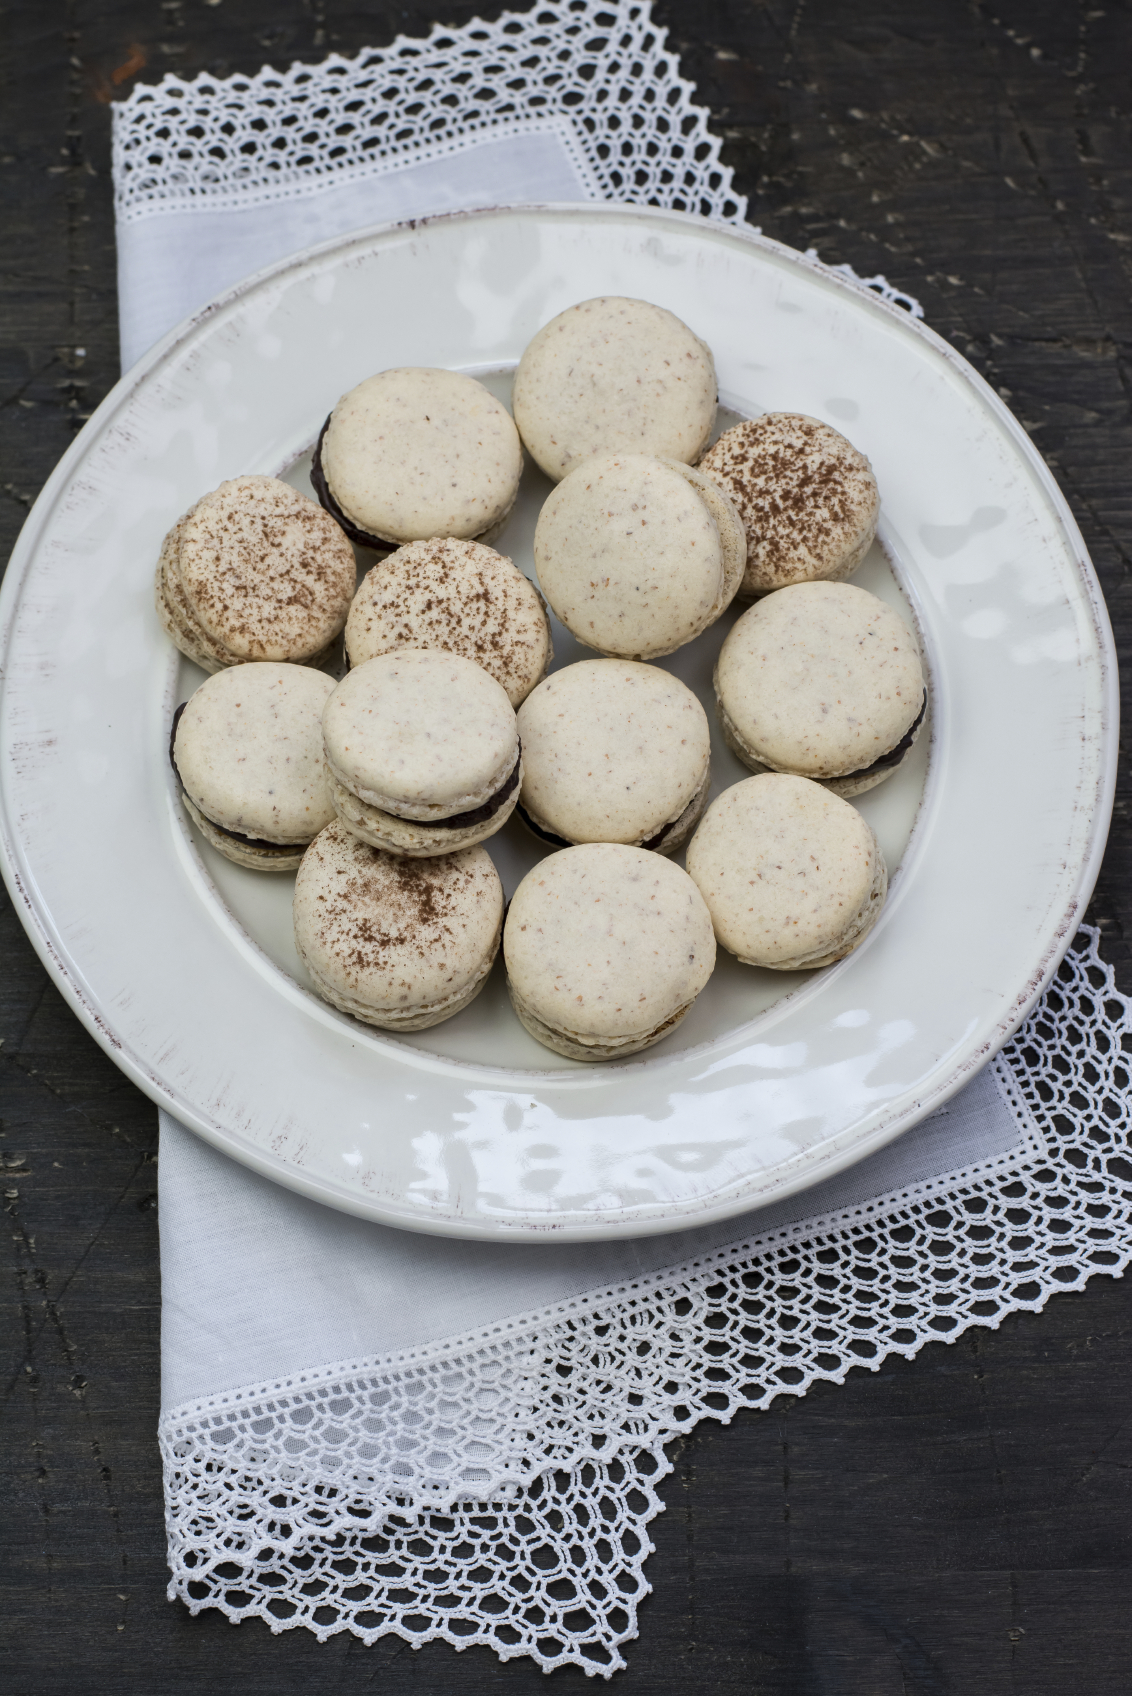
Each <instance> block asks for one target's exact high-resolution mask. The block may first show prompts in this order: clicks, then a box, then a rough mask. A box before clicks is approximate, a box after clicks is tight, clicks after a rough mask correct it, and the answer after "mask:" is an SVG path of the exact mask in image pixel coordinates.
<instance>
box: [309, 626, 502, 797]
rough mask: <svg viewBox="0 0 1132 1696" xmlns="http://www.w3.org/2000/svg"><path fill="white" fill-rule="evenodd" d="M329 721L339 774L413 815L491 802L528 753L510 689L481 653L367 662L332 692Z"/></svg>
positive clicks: (333, 764)
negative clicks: (479, 660) (483, 663)
mask: <svg viewBox="0 0 1132 1696" xmlns="http://www.w3.org/2000/svg"><path fill="white" fill-rule="evenodd" d="M322 728H323V736H324V740H325V746H326V759H327V763H328V765H329V766H330V769H331V772H332V773H333V775H334V776H335V777H336V778H337V779H338V781H339V783H341V784H342V785H343V787H344V788H346V789H349V790H350V791H352V793H353V794H355V795H357V796H358V797H359V799H360V800H362V801H366V802H368V803H369V805H370V806H371V807H378V808H380V809H381V811H382V812H393V813H397V814H399V815H400V816H401V817H403V818H408V819H413V818H417V819H422V818H423V819H433V818H443V817H445V816H446V815H447V814H452V813H461V812H469V811H471V810H472V809H473V808H474V807H479V806H482V805H483V804H484V803H485V802H486V801H488V800H490V798H491V796H492V795H494V794H495V791H496V790H497V789H498V788H499V786H500V784H501V783H503V781H504V779H505V778H506V777H507V776H508V774H509V773H510V771H511V770H512V768H513V766H514V764H515V759H516V756H517V754H518V732H517V730H516V726H515V711H514V708H513V707H512V705H511V703H510V701H509V700H508V699H507V693H506V690H504V689H503V688H502V687H501V686H500V685H499V684H498V683H497V682H496V681H495V679H494V678H493V677H489V676H488V674H487V672H486V671H484V670H483V669H482V668H481V667H480V666H478V665H476V664H475V662H474V661H473V660H469V659H465V658H464V657H463V656H462V655H460V654H446V653H443V652H440V651H437V650H431V649H419V648H400V649H397V650H396V651H395V652H394V653H388V654H379V655H378V656H377V657H376V658H375V659H372V660H366V661H365V663H364V664H363V665H360V666H357V667H356V668H355V669H354V670H353V671H351V672H349V673H348V674H347V676H345V677H344V678H343V679H342V681H341V683H339V684H338V686H337V688H336V689H335V690H334V693H333V694H332V695H331V696H330V698H329V700H328V701H327V703H326V708H325V710H324V712H323V717H322Z"/></svg>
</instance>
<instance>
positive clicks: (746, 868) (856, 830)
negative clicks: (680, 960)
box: [687, 772, 888, 971]
mask: <svg viewBox="0 0 1132 1696" xmlns="http://www.w3.org/2000/svg"><path fill="white" fill-rule="evenodd" d="M687 867H688V875H689V876H690V877H691V878H692V879H693V881H694V882H695V884H696V885H697V887H698V889H699V891H700V893H701V895H702V896H703V898H704V900H705V901H706V903H707V905H708V909H709V911H710V913H711V918H712V924H713V925H714V927H715V934H716V936H717V937H718V939H719V941H720V942H721V943H722V945H723V947H724V948H726V949H727V950H728V951H729V952H730V953H732V954H735V955H737V956H738V958H739V959H740V960H741V961H742V962H743V963H744V964H745V965H750V966H764V967H769V968H770V969H771V970H774V971H798V970H803V969H810V968H814V967H818V966H826V965H830V964H832V962H833V961H834V960H839V959H841V958H842V957H843V956H844V955H845V954H848V953H850V952H851V951H852V949H854V948H855V947H857V945H858V944H859V943H860V942H861V941H862V940H863V939H864V937H865V936H866V935H867V933H868V931H869V930H871V929H872V926H873V925H874V924H875V923H876V920H877V918H878V917H879V915H880V911H881V907H882V906H883V904H884V897H885V893H886V891H887V888H888V874H887V871H886V869H885V864H884V857H883V855H882V854H881V852H880V848H879V846H878V844H877V840H876V837H875V836H874V834H873V832H872V830H871V829H870V828H869V826H868V824H866V822H865V820H864V819H863V818H862V817H861V815H860V813H858V812H857V810H856V809H855V808H854V807H851V806H850V805H849V803H848V802H847V801H843V800H841V799H840V797H838V796H836V795H831V794H830V793H829V791H828V790H826V789H823V788H822V787H821V786H820V785H819V784H816V783H811V782H810V781H809V780H808V779H806V778H801V777H789V776H785V775H782V774H780V773H775V772H770V773H766V774H765V775H763V776H761V777H748V778H746V779H744V780H743V782H741V783H736V784H734V785H733V786H732V788H730V789H726V790H724V792H723V794H722V795H720V796H718V797H717V798H716V800H715V801H713V802H712V804H711V806H710V807H709V808H708V810H707V813H706V815H705V817H704V819H703V822H702V823H701V824H700V827H699V829H698V830H697V831H696V834H695V836H694V837H693V838H692V841H691V843H690V845H689V847H688V853H687Z"/></svg>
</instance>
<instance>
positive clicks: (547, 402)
mask: <svg viewBox="0 0 1132 1696" xmlns="http://www.w3.org/2000/svg"><path fill="white" fill-rule="evenodd" d="M715 404H716V380H715V363H714V361H713V359H712V356H711V349H710V348H709V347H708V346H707V345H706V343H704V342H702V341H701V340H700V338H699V337H698V336H697V335H695V334H694V333H693V331H691V330H690V329H689V328H688V326H687V324H685V323H682V322H681V320H680V319H679V318H677V317H676V315H675V313H672V312H668V311H666V310H665V308H664V307H663V306H653V305H651V304H650V303H649V302H648V301H647V300H627V299H625V298H623V297H621V296H617V295H603V296H601V297H599V298H598V299H596V300H583V301H581V302H580V303H579V304H578V305H577V306H571V307H568V308H567V310H566V311H565V312H560V313H559V314H558V317H557V318H552V319H551V321H550V323H549V324H545V325H544V326H543V328H542V329H541V330H540V331H539V332H538V334H537V335H536V336H534V337H533V338H532V340H531V341H530V342H529V344H528V345H527V347H526V349H525V351H524V353H523V357H522V359H520V361H519V367H518V370H517V371H516V372H515V383H514V388H513V390H512V394H511V405H512V407H513V409H514V413H515V422H516V424H517V425H518V426H519V432H520V434H521V435H522V438H523V441H524V443H525V444H526V447H527V450H528V452H529V453H530V455H531V457H532V459H534V460H535V461H536V462H537V463H538V464H539V465H540V466H541V467H542V469H543V470H544V471H545V472H546V474H547V476H548V477H552V478H553V479H554V481H555V482H558V480H559V479H560V478H562V477H565V476H567V475H568V474H569V473H570V472H571V471H573V470H574V468H575V466H577V465H579V464H580V463H581V462H582V460H584V459H589V458H590V457H591V456H592V455H594V454H614V453H616V454H622V453H644V454H653V455H656V456H657V457H658V458H660V459H677V460H682V461H683V462H684V463H685V464H691V463H692V462H694V461H695V460H697V459H698V458H699V456H700V454H701V453H702V452H703V449H704V447H705V446H706V444H707V442H708V439H709V437H710V436H711V430H712V424H713V423H714V420H715Z"/></svg>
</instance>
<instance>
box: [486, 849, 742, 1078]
mask: <svg viewBox="0 0 1132 1696" xmlns="http://www.w3.org/2000/svg"><path fill="white" fill-rule="evenodd" d="M503 956H504V959H505V960H506V962H507V988H508V992H509V993H510V996H511V1002H512V1005H513V1006H514V1008H515V1012H516V1013H517V1014H518V1016H519V1019H520V1021H521V1022H522V1024H523V1025H524V1026H525V1027H526V1029H527V1030H528V1031H529V1032H530V1033H531V1035H532V1036H533V1037H535V1038H536V1040H537V1041H539V1042H541V1043H543V1044H544V1046H545V1047H547V1048H552V1049H553V1050H554V1052H555V1053H556V1054H564V1055H566V1056H567V1057H568V1058H569V1059H571V1060H621V1059H625V1058H627V1057H628V1056H629V1055H630V1054H636V1053H639V1051H640V1050H641V1049H643V1048H650V1047H651V1046H652V1044H653V1043H654V1042H660V1041H661V1039H662V1038H663V1037H666V1036H668V1035H669V1034H670V1033H671V1032H672V1031H674V1030H675V1028H676V1026H677V1025H678V1024H679V1023H680V1021H681V1019H683V1017H684V1015H685V1014H686V1013H687V1011H688V1009H689V1008H690V1007H691V1005H692V1003H693V1002H694V1001H695V999H696V997H697V995H699V993H700V991H701V990H702V989H703V987H704V985H705V984H706V983H707V981H708V979H709V978H710V977H711V974H712V971H713V969H714V967H715V936H714V934H713V932H712V925H711V917H710V915H709V913H708V910H707V907H706V906H705V905H704V901H703V897H702V896H701V895H700V892H699V890H698V889H697V888H696V886H695V884H694V883H693V882H692V880H691V878H690V877H689V876H688V874H687V873H686V872H682V871H681V870H680V867H679V866H677V865H674V864H673V863H672V861H671V860H666V859H664V858H663V857H662V856H661V855H660V854H650V853H647V852H646V851H645V850H644V849H643V848H630V847H627V846H626V845H625V844H623V843H612V842H587V843H583V844H581V845H580V846H578V847H576V848H564V849H562V851H561V852H560V853H557V854H550V855H548V856H547V858H546V859H545V860H541V861H540V862H539V864H538V865H537V866H535V867H534V869H533V870H532V871H530V872H528V873H527V875H526V877H525V878H524V879H523V881H522V883H521V884H520V885H519V887H518V889H517V890H516V891H515V893H514V895H513V896H512V898H511V905H510V907H509V908H508V911H507V923H506V925H505V926H504V932H503Z"/></svg>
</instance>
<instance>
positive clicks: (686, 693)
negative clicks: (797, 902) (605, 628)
mask: <svg viewBox="0 0 1132 1696" xmlns="http://www.w3.org/2000/svg"><path fill="white" fill-rule="evenodd" d="M518 722H519V736H520V739H521V741H522V744H523V767H524V778H523V793H522V798H521V799H522V805H523V807H524V808H525V810H526V811H527V812H528V813H529V814H530V815H531V817H532V819H533V821H534V822H535V823H536V824H537V825H539V826H541V827H542V828H543V829H544V830H546V831H548V832H549V833H550V834H551V835H554V836H561V837H564V838H565V839H566V840H567V841H569V842H574V843H579V842H622V843H629V844H633V845H639V844H640V843H642V842H644V841H647V840H648V839H650V838H652V837H654V836H656V835H657V833H658V832H659V831H661V830H662V829H663V828H664V827H665V826H666V825H668V824H674V823H675V822H676V821H677V820H678V819H681V818H682V816H683V815H684V813H685V812H686V811H687V809H688V808H689V805H690V804H691V803H692V801H693V800H694V798H695V797H696V796H697V795H698V794H699V792H700V791H701V790H704V788H705V780H706V778H707V775H708V765H709V760H710V754H711V733H710V730H709V727H708V721H707V715H706V713H705V712H704V710H703V707H702V706H701V705H700V703H699V701H698V700H697V698H696V696H695V695H694V694H693V693H692V691H691V690H690V689H688V688H687V687H686V686H685V685H684V684H683V683H681V682H680V681H679V679H678V678H675V677H673V676H671V675H670V673H668V672H666V671H661V670H660V669H659V668H658V667H656V666H650V665H643V664H641V663H639V662H637V661H633V660H612V659H602V660H581V661H579V662H578V664H576V665H571V666H566V667H564V668H563V669H562V670H561V671H557V672H554V673H553V674H552V675H551V676H550V677H548V678H547V679H546V680H545V682H543V683H540V684H539V686H538V688H537V689H536V690H535V691H534V693H533V694H532V695H530V696H529V697H528V699H527V700H526V701H525V702H524V703H523V705H522V706H521V707H520V709H519V713H518ZM705 792H706V791H705ZM666 846H667V845H666ZM672 846H673V847H675V846H678V843H676V842H673V844H672ZM668 851H670V850H668Z"/></svg>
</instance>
